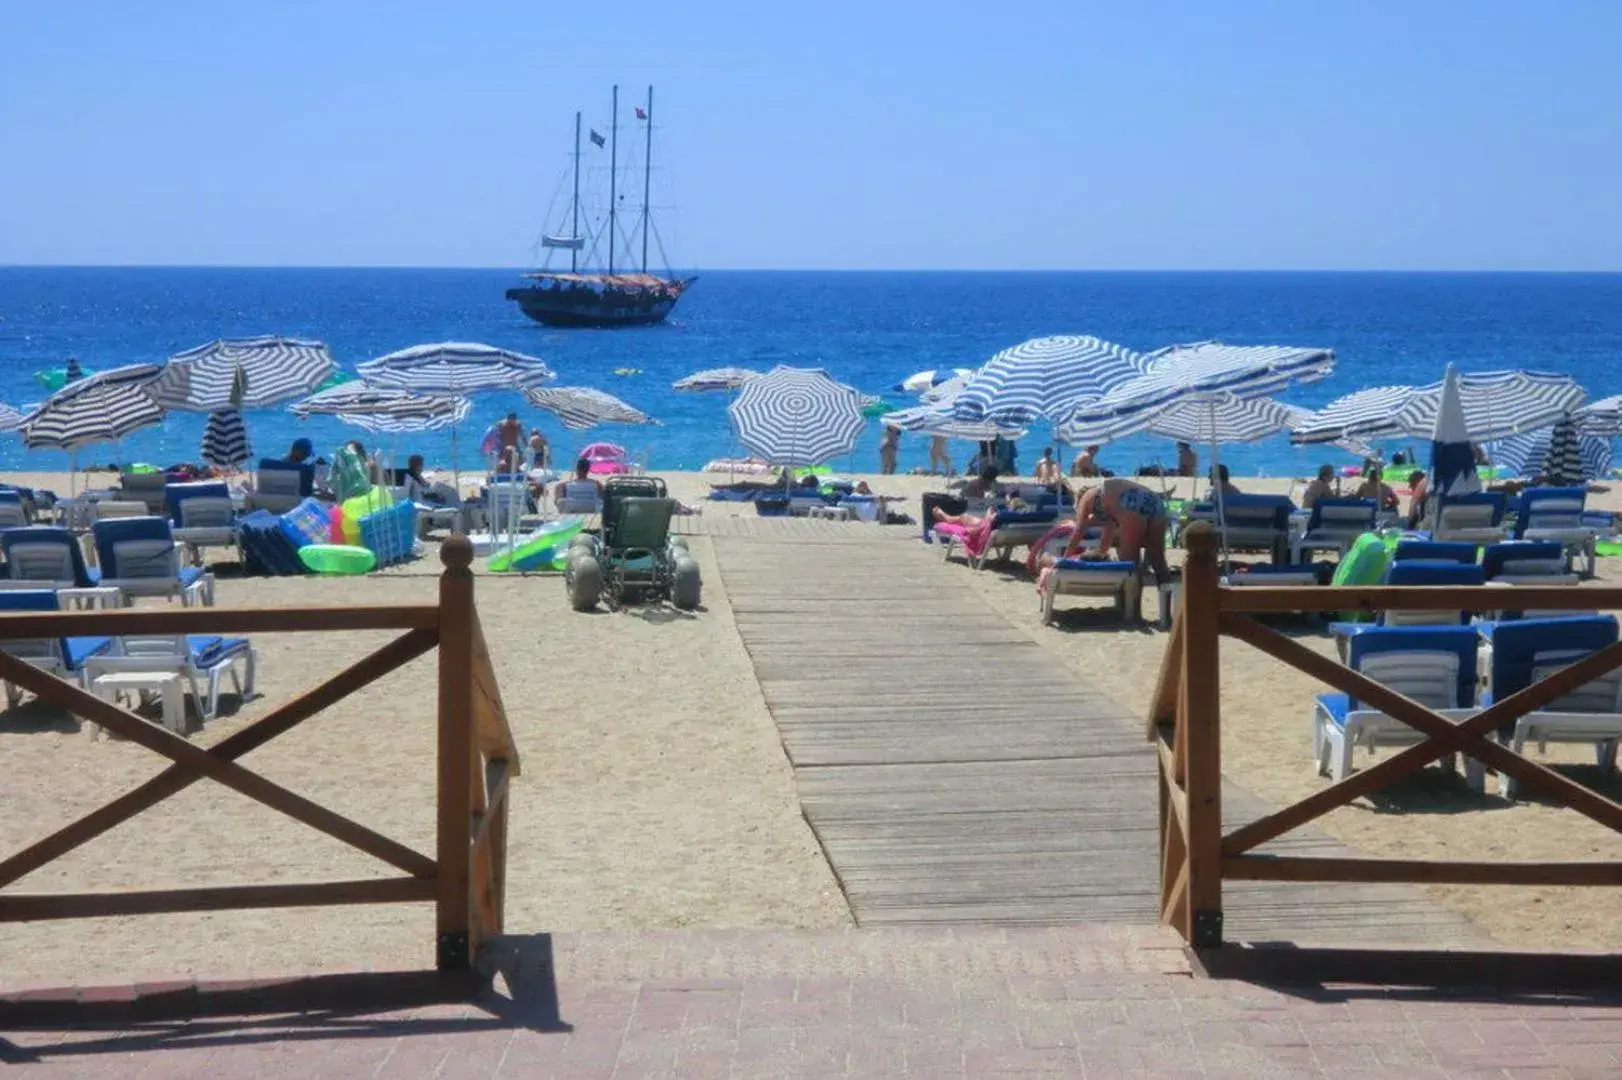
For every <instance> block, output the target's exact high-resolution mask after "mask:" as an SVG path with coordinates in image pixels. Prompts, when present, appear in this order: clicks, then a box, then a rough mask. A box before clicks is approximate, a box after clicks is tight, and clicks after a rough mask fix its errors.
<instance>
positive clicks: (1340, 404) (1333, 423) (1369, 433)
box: [1290, 386, 1415, 443]
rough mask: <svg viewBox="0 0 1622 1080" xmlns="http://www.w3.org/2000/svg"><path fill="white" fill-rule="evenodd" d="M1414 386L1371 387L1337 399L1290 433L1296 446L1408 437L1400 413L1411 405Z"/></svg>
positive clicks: (1296, 426)
mask: <svg viewBox="0 0 1622 1080" xmlns="http://www.w3.org/2000/svg"><path fill="white" fill-rule="evenodd" d="M1414 393H1415V389H1414V387H1412V386H1371V387H1369V388H1368V389H1366V390H1359V391H1357V392H1356V393H1353V394H1347V395H1346V396H1345V397H1342V398H1336V399H1335V400H1334V401H1331V402H1330V403H1329V404H1328V405H1325V406H1324V407H1323V408H1321V409H1319V410H1318V411H1316V412H1314V413H1310V414H1308V415H1307V416H1306V417H1304V418H1303V419H1302V420H1301V422H1300V423H1298V424H1296V425H1295V427H1294V428H1293V429H1292V430H1291V432H1290V441H1291V442H1294V443H1333V442H1341V443H1343V442H1344V441H1345V440H1348V439H1351V440H1361V439H1375V440H1377V439H1386V438H1391V437H1393V436H1399V435H1405V434H1407V431H1406V430H1405V429H1404V428H1403V426H1402V425H1401V424H1399V423H1398V422H1397V414H1398V413H1400V412H1401V411H1402V410H1403V408H1404V407H1405V406H1406V405H1407V404H1408V399H1409V398H1411V397H1413V395H1414Z"/></svg>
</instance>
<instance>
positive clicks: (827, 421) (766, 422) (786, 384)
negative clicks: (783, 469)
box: [727, 365, 866, 465]
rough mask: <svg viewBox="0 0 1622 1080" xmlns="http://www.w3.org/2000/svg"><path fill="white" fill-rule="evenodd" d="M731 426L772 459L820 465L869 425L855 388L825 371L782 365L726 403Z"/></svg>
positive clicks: (751, 446) (849, 446)
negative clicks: (834, 378) (863, 414)
mask: <svg viewBox="0 0 1622 1080" xmlns="http://www.w3.org/2000/svg"><path fill="white" fill-rule="evenodd" d="M727 413H728V415H729V416H730V417H731V418H732V430H733V432H734V433H735V434H736V435H737V438H738V441H739V442H741V443H743V445H744V446H745V447H747V448H748V449H749V451H750V452H751V453H753V454H757V455H759V456H760V457H762V458H764V459H765V460H766V461H768V462H770V463H771V464H773V465H820V464H821V463H823V462H824V461H827V460H828V459H830V458H835V457H838V456H839V455H841V454H847V453H849V452H850V451H851V449H852V448H854V447H855V445H856V440H857V439H858V438H859V437H860V436H861V434H862V429H863V428H864V427H865V426H866V425H865V422H864V421H863V419H862V411H861V407H860V406H859V405H858V396H857V393H856V391H855V390H852V389H851V388H850V387H848V386H846V385H844V384H843V383H838V382H835V381H834V380H833V379H830V378H829V377H828V376H827V374H826V373H824V372H822V371H818V370H813V369H807V368H795V367H787V366H781V365H780V366H778V367H775V368H773V369H772V370H771V371H768V372H767V373H766V374H764V375H762V376H760V377H759V378H757V379H751V380H749V382H747V383H745V384H744V386H743V388H742V390H741V391H739V393H738V396H737V398H736V399H735V400H734V401H733V402H732V404H731V405H729V406H727Z"/></svg>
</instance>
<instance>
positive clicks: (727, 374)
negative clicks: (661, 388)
mask: <svg viewBox="0 0 1622 1080" xmlns="http://www.w3.org/2000/svg"><path fill="white" fill-rule="evenodd" d="M759 375H760V372H758V371H752V370H750V369H749V368H741V367H722V368H709V369H708V370H705V371H695V372H693V374H691V375H689V376H687V377H686V378H685V379H677V380H676V381H675V382H673V383H671V384H670V388H671V389H672V390H685V391H699V392H702V391H707V390H736V389H738V387H740V386H742V385H743V384H744V383H746V382H748V381H749V380H750V379H753V378H757V377H758V376H759Z"/></svg>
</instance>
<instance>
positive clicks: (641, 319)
mask: <svg viewBox="0 0 1622 1080" xmlns="http://www.w3.org/2000/svg"><path fill="white" fill-rule="evenodd" d="M507 299H509V300H511V301H513V302H514V303H516V304H517V305H518V308H519V310H520V311H522V312H523V313H524V314H525V315H528V316H529V317H530V318H531V319H534V320H535V321H536V322H538V323H540V324H541V325H542V326H569V327H611V326H654V325H656V324H658V323H662V322H664V321H665V319H666V318H667V317H668V316H669V315H670V312H671V309H673V308H674V307H675V306H676V301H677V300H679V299H681V297H680V295H677V296H667V297H652V296H649V297H636V296H605V297H599V298H591V299H586V300H569V299H565V298H563V297H560V296H559V295H558V293H557V290H555V289H538V288H529V287H523V288H516V289H508V290H507Z"/></svg>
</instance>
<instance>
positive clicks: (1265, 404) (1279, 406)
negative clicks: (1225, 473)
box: [1147, 394, 1305, 443]
mask: <svg viewBox="0 0 1622 1080" xmlns="http://www.w3.org/2000/svg"><path fill="white" fill-rule="evenodd" d="M1304 412H1305V410H1304V409H1298V408H1296V407H1294V406H1292V405H1285V404H1283V403H1281V402H1278V401H1274V400H1273V399H1272V398H1265V397H1263V398H1249V399H1246V398H1237V397H1234V396H1232V395H1231V394H1230V395H1224V396H1223V397H1221V398H1219V399H1218V400H1216V401H1213V402H1210V403H1208V404H1201V403H1188V402H1185V403H1183V404H1180V405H1173V406H1171V407H1170V408H1167V409H1165V410H1164V411H1161V412H1159V413H1158V414H1157V415H1156V416H1155V418H1154V419H1153V420H1152V421H1150V423H1149V427H1148V429H1147V430H1148V432H1149V434H1151V435H1159V436H1162V437H1164V438H1167V439H1176V440H1178V441H1180V442H1200V441H1202V440H1203V441H1207V442H1209V441H1213V440H1214V441H1216V442H1219V443H1248V442H1255V441H1256V440H1258V439H1265V438H1267V437H1268V436H1269V435H1277V434H1278V433H1279V432H1281V431H1288V430H1289V429H1290V427H1291V425H1293V424H1295V423H1298V422H1299V421H1300V419H1301V417H1302V415H1303V413H1304Z"/></svg>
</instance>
